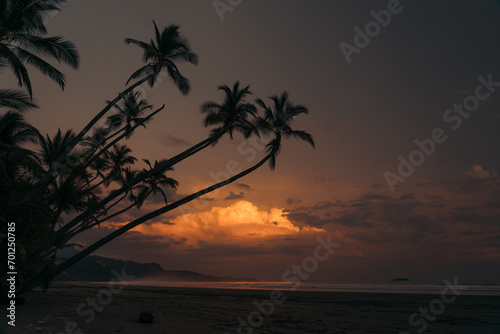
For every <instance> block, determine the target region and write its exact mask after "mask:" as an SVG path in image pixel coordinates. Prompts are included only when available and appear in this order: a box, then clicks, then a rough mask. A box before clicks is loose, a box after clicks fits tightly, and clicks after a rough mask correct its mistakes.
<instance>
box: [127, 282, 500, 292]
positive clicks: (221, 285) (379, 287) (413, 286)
mask: <svg viewBox="0 0 500 334" xmlns="http://www.w3.org/2000/svg"><path fill="white" fill-rule="evenodd" d="M450 281H451V284H453V280H450ZM129 284H131V285H143V286H157V287H189V288H212V289H247V290H283V291H329V292H360V293H410V294H440V293H441V292H442V291H444V290H445V289H447V285H446V284H445V283H430V284H429V283H426V284H422V283H411V282H408V281H404V282H390V283H362V284H361V283H339V282H300V284H299V283H284V282H154V281H153V282H152V281H148V282H145V281H132V282H129ZM458 285H459V286H460V288H461V289H460V292H461V293H462V294H463V295H483V296H500V284H462V283H459V284H458Z"/></svg>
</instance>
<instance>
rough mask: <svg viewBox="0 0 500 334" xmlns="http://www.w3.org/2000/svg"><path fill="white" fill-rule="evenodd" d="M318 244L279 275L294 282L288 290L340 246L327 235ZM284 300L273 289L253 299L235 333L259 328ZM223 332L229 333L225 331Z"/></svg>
mask: <svg viewBox="0 0 500 334" xmlns="http://www.w3.org/2000/svg"><path fill="white" fill-rule="evenodd" d="M316 240H317V241H318V244H319V245H318V246H316V248H315V249H314V252H313V256H308V257H306V258H304V259H303V260H302V263H301V264H300V265H293V266H292V267H291V268H290V269H288V270H286V271H285V272H284V273H283V274H282V275H281V280H282V281H283V282H286V283H294V285H293V286H292V287H291V288H290V290H292V291H295V290H297V289H298V288H299V287H300V285H301V284H302V282H303V281H305V280H307V279H308V278H309V276H310V274H311V273H313V272H315V271H316V270H318V267H319V264H320V263H321V262H324V261H326V260H328V258H330V256H331V255H332V254H333V252H334V250H335V249H336V248H339V247H340V244H339V243H334V242H332V241H331V236H330V235H328V236H327V237H326V240H323V239H321V238H320V237H318V238H317V239H316ZM285 301H286V296H285V294H284V292H283V291H282V290H279V289H274V290H273V291H271V293H270V295H269V299H266V300H261V301H259V300H254V301H253V305H254V306H255V308H256V309H257V310H256V311H252V312H250V314H249V315H248V316H247V317H246V319H243V318H241V317H238V319H237V321H238V328H237V329H236V333H237V334H252V333H254V329H257V328H259V327H260V326H262V325H263V324H264V321H265V319H266V318H269V317H270V316H271V315H273V314H274V311H275V308H276V306H277V305H281V304H283V303H284V302H285ZM224 334H229V333H228V332H225V333H224Z"/></svg>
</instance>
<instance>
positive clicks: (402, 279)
mask: <svg viewBox="0 0 500 334" xmlns="http://www.w3.org/2000/svg"><path fill="white" fill-rule="evenodd" d="M393 281H395V282H400V281H409V279H408V278H407V277H398V278H395V279H393Z"/></svg>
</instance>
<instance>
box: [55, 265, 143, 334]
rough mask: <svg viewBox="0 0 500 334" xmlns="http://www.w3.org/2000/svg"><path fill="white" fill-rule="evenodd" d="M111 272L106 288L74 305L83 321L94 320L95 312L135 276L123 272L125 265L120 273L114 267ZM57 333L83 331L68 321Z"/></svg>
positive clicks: (79, 333) (71, 333) (107, 303)
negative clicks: (83, 318)
mask: <svg viewBox="0 0 500 334" xmlns="http://www.w3.org/2000/svg"><path fill="white" fill-rule="evenodd" d="M111 273H112V274H113V275H114V277H113V278H112V279H111V280H110V281H109V282H108V286H107V288H105V289H101V290H99V291H98V292H97V294H96V296H95V297H87V299H86V302H84V303H80V304H79V305H78V306H77V307H76V313H77V314H78V315H79V316H81V317H86V319H85V322H86V323H87V324H89V323H91V322H92V321H94V319H95V318H96V312H102V311H103V310H104V306H106V305H109V304H110V303H111V302H112V301H113V296H114V295H117V294H119V293H120V292H122V291H123V289H124V287H125V286H127V285H128V283H127V281H131V280H133V279H134V278H135V276H130V275H127V274H126V273H125V267H123V268H122V272H121V273H119V272H117V271H116V270H114V269H113V270H112V271H111ZM117 285H119V286H117ZM49 334H52V332H49ZM57 334H83V332H82V329H81V328H80V326H79V325H78V323H77V322H75V321H68V322H66V325H65V326H64V331H63V332H59V333H57Z"/></svg>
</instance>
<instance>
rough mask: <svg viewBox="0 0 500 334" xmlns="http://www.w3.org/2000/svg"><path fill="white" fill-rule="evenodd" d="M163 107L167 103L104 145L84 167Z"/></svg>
mask: <svg viewBox="0 0 500 334" xmlns="http://www.w3.org/2000/svg"><path fill="white" fill-rule="evenodd" d="M163 108H165V105H162V106H161V107H160V108H158V109H157V110H155V111H154V112H152V113H151V114H149V115H148V116H147V117H145V118H144V119H143V120H142V121H140V122H137V124H134V126H133V127H131V128H130V129H129V130H126V131H125V132H123V133H122V134H121V135H120V136H118V137H116V138H115V139H114V140H113V141H112V142H110V143H109V144H108V145H106V146H105V147H103V148H102V149H101V150H100V151H99V152H98V153H96V154H94V155H93V156H92V157H91V158H90V159H89V160H88V161H86V162H85V164H84V165H83V167H84V168H87V167H89V166H90V165H91V164H92V163H93V162H94V161H96V160H97V158H99V157H100V156H101V155H103V154H104V153H105V152H106V151H107V150H109V148H110V147H112V146H113V145H114V144H116V143H118V142H119V141H120V140H122V139H123V138H125V137H126V136H127V135H128V134H130V133H131V132H132V131H134V130H135V129H136V128H138V127H139V126H141V125H142V124H144V123H145V122H147V121H148V120H149V119H151V117H153V116H154V115H156V114H157V113H159V112H160V111H162V110H163ZM118 132H119V131H118ZM118 132H117V133H118ZM114 135H115V134H114ZM114 135H113V136H114ZM111 137H112V136H111ZM111 137H109V138H111ZM109 138H108V139H109Z"/></svg>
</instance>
